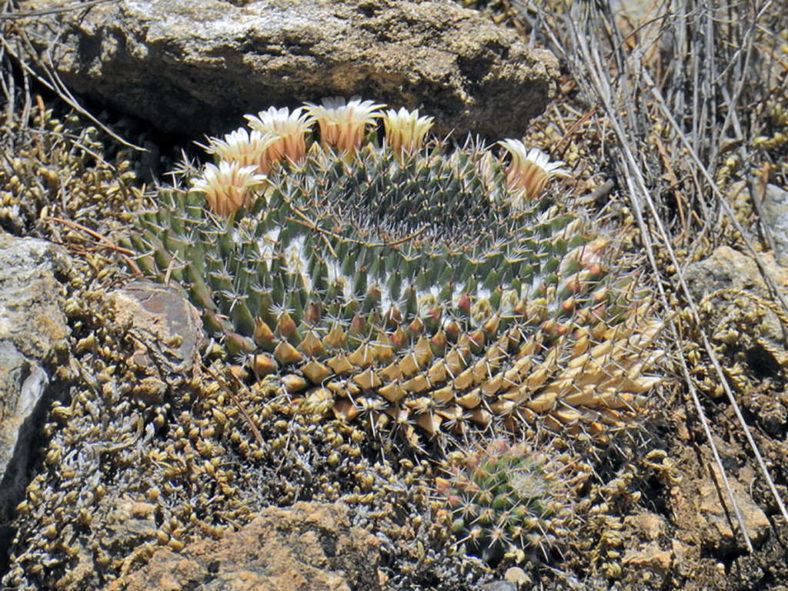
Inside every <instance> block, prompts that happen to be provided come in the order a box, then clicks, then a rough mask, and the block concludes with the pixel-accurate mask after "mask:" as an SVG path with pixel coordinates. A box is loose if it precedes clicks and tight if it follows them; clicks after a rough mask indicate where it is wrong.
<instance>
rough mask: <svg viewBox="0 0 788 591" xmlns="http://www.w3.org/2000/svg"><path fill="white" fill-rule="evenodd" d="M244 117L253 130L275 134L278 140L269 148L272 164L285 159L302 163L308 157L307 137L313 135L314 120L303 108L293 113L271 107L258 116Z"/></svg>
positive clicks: (285, 108) (286, 109)
mask: <svg viewBox="0 0 788 591" xmlns="http://www.w3.org/2000/svg"><path fill="white" fill-rule="evenodd" d="M244 117H245V118H246V120H247V121H248V122H249V127H251V128H252V129H254V130H256V131H259V132H262V133H271V134H274V136H275V138H276V139H275V141H273V142H272V143H271V145H270V147H269V148H268V156H269V160H270V161H271V162H278V161H280V160H281V159H282V158H284V157H287V158H289V159H290V160H292V161H293V162H300V161H301V160H302V159H303V158H304V156H305V155H306V136H307V134H309V133H312V123H313V119H312V117H310V116H309V115H308V114H307V113H305V112H304V108H303V107H298V108H297V109H295V110H293V112H292V113H291V112H290V109H288V108H287V107H284V108H282V109H277V108H276V107H270V108H269V109H268V110H267V111H260V112H259V113H258V114H257V115H256V116H255V115H244Z"/></svg>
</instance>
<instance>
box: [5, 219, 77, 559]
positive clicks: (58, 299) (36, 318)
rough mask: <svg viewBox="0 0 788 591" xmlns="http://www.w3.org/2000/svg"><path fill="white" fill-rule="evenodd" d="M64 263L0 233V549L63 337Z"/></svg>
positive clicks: (56, 252) (52, 251) (46, 248)
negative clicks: (60, 277)
mask: <svg viewBox="0 0 788 591" xmlns="http://www.w3.org/2000/svg"><path fill="white" fill-rule="evenodd" d="M67 267H68V258H67V257H66V255H65V253H64V252H63V251H62V250H61V249H60V248H58V247H56V246H54V245H52V244H50V243H48V242H45V241H43V240H34V239H32V238H25V239H22V238H15V237H13V236H11V235H10V234H6V233H5V232H3V231H2V230H0V546H2V545H3V541H4V540H3V538H4V537H5V536H7V535H8V534H9V531H8V529H7V527H6V523H7V520H8V519H9V518H10V515H11V512H12V511H13V508H14V506H15V505H16V503H17V502H18V501H19V498H20V495H21V494H22V493H23V492H24V487H25V486H26V485H27V479H28V475H29V465H30V461H31V459H32V453H33V452H34V447H35V446H34V445H33V444H32V443H33V441H34V439H35V438H36V437H37V436H40V435H39V433H40V423H41V421H42V419H43V417H44V415H45V412H46V410H47V406H48V403H49V400H48V398H49V397H50V394H49V393H48V390H47V385H48V383H49V378H48V376H47V373H46V371H45V367H46V365H47V362H51V361H52V357H53V355H54V354H55V352H56V350H57V349H58V348H60V349H62V350H65V349H66V347H64V346H62V345H63V344H64V342H65V339H66V338H67V337H68V335H69V328H68V325H67V324H66V317H65V314H64V313H63V311H62V309H61V304H62V296H61V293H60V292H61V285H60V283H59V281H58V278H57V277H58V275H60V274H62V273H64V272H65V271H66V269H67Z"/></svg>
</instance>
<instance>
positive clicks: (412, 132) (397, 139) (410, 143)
mask: <svg viewBox="0 0 788 591" xmlns="http://www.w3.org/2000/svg"><path fill="white" fill-rule="evenodd" d="M382 119H383V128H384V129H385V131H386V143H388V145H389V146H391V149H392V150H394V151H395V152H400V153H402V152H415V151H416V150H418V149H419V148H421V147H422V146H423V145H424V138H425V137H426V135H427V132H428V131H429V130H430V129H431V128H432V123H433V121H434V119H433V118H432V117H419V110H418V109H416V110H415V111H408V110H407V109H405V108H402V109H400V110H399V111H395V110H393V109H389V110H388V111H386V112H385V113H384V114H383V116H382Z"/></svg>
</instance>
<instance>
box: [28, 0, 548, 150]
mask: <svg viewBox="0 0 788 591" xmlns="http://www.w3.org/2000/svg"><path fill="white" fill-rule="evenodd" d="M234 4H239V5H234ZM70 5H72V2H71V0H35V1H34V0H27V1H22V2H20V3H19V11H25V10H33V9H36V10H44V11H45V10H47V9H55V8H59V7H61V8H62V7H63V6H70ZM53 12H54V11H53ZM18 24H19V26H20V27H22V28H23V29H25V30H27V32H28V34H27V36H26V39H25V42H22V41H21V40H20V42H19V43H18V44H17V49H18V51H20V52H22V54H23V55H25V54H26V52H27V51H28V50H27V49H26V47H27V46H26V45H25V43H26V42H27V39H30V40H32V41H33V42H34V43H36V50H37V51H39V52H40V53H41V54H43V53H45V52H51V54H48V53H47V57H46V63H52V64H54V65H55V68H56V69H57V73H58V74H59V75H60V77H61V78H62V80H63V81H64V82H65V83H66V84H67V85H68V86H69V87H70V88H71V89H73V90H75V91H77V92H79V93H83V94H85V95H87V96H89V97H90V98H91V99H94V100H98V101H101V102H104V103H106V104H108V105H110V106H112V107H113V108H115V109H118V110H120V111H122V112H125V113H128V114H131V115H134V116H136V117H140V118H143V119H145V120H147V121H149V122H151V123H152V124H153V125H154V126H155V127H156V128H158V129H160V130H162V131H165V132H170V133H176V134H185V135H188V136H191V137H197V136H202V135H203V134H205V133H214V134H215V133H221V132H226V131H228V130H229V129H233V128H235V127H238V126H239V125H240V123H241V122H242V119H241V115H242V114H244V113H256V112H257V111H259V110H261V109H263V108H267V107H268V106H269V105H278V106H285V105H291V106H293V105H295V104H297V103H300V102H301V101H305V100H309V101H315V100H319V99H321V98H323V97H326V96H335V95H342V96H346V97H349V96H352V95H362V96H363V97H364V98H368V99H375V100H379V101H386V102H389V103H390V104H391V105H392V106H397V107H400V106H405V107H410V108H414V107H419V108H423V109H424V111H425V112H426V113H428V114H430V115H433V116H435V117H436V119H437V121H436V128H435V130H436V131H437V132H438V133H445V132H448V131H449V130H451V129H456V130H457V134H456V136H455V137H457V138H460V139H461V138H462V137H463V136H464V135H465V134H466V132H468V131H474V132H477V133H481V134H483V135H488V136H491V137H493V138H495V139H499V138H501V137H503V136H511V137H518V136H520V135H522V133H523V130H524V127H525V125H526V123H527V121H528V119H529V118H531V117H533V116H535V115H537V114H538V113H540V112H541V111H542V110H543V109H544V107H545V105H546V104H547V102H548V100H549V99H550V98H551V96H552V95H553V94H554V92H555V88H556V82H555V77H556V76H557V71H558V62H557V60H556V58H555V57H554V56H553V54H552V53H550V52H549V51H546V50H536V49H530V48H529V47H528V46H527V44H526V43H524V42H523V41H522V40H521V39H520V38H519V37H518V36H517V34H516V32H515V31H513V30H509V29H506V28H503V27H499V26H497V25H495V24H493V23H491V22H490V21H489V20H487V19H485V18H484V17H482V16H481V15H480V14H478V13H477V12H475V11H472V10H467V9H464V8H461V7H459V6H458V5H457V4H455V3H454V2H450V1H449V0H436V1H432V2H416V1H405V0H384V1H376V2H372V1H370V0H345V1H342V2H336V1H334V0H309V1H304V2H281V1H278V0H265V1H263V0H260V1H252V2H242V3H230V2H225V1H219V0H199V1H195V0H154V1H152V2H134V1H132V0H121V1H119V2H107V3H99V4H96V5H94V6H91V7H90V8H86V9H84V10H66V11H59V12H54V13H53V14H49V15H43V16H36V17H35V19H32V20H22V21H19V22H18ZM28 58H31V59H30V61H31V62H32V61H33V60H32V56H30V55H29V54H28Z"/></svg>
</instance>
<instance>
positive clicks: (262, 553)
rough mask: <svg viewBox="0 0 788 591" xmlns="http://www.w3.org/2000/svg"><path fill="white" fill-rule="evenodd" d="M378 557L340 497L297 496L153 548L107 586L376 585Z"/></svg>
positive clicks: (318, 588) (327, 588) (317, 588)
mask: <svg viewBox="0 0 788 591" xmlns="http://www.w3.org/2000/svg"><path fill="white" fill-rule="evenodd" d="M379 558H380V557H379V553H378V541H377V539H376V538H375V537H374V536H372V535H371V534H369V533H368V532H366V531H364V530H360V529H357V528H353V527H350V521H349V518H348V512H347V508H346V507H345V506H344V505H341V504H329V503H296V504H295V505H293V507H291V508H279V507H269V508H268V509H265V510H263V511H262V512H261V514H260V516H259V517H257V518H256V519H254V520H253V521H252V522H251V523H249V524H248V525H246V526H245V527H242V528H241V529H240V530H238V531H236V532H234V533H230V534H226V535H225V536H224V537H223V538H222V539H221V540H202V541H200V542H196V543H193V544H189V545H187V546H186V547H185V548H184V549H183V550H182V551H180V552H178V553H176V552H173V551H172V550H169V549H160V550H157V551H156V552H155V553H154V554H153V556H152V558H151V559H150V561H149V562H148V564H147V565H146V566H145V567H144V568H142V569H140V570H138V571H136V572H134V573H132V574H131V575H129V576H128V577H126V578H125V580H123V579H118V580H117V581H115V582H113V583H112V584H110V585H109V587H108V591H120V590H125V591H147V590H148V589H167V590H168V591H179V590H185V589H190V590H194V591H197V590H199V591H214V590H215V591H219V590H234V591H242V590H244V591H246V590H248V591H253V590H257V589H266V590H269V591H351V590H359V591H361V590H362V589H363V590H364V591H367V590H369V591H374V590H376V589H380V586H379V584H378V575H377V565H378V561H379Z"/></svg>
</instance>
